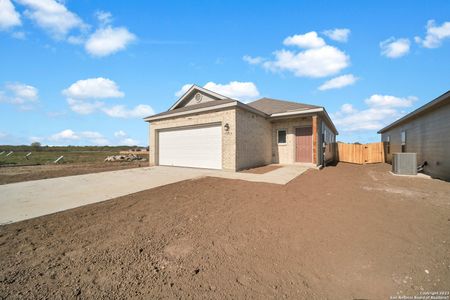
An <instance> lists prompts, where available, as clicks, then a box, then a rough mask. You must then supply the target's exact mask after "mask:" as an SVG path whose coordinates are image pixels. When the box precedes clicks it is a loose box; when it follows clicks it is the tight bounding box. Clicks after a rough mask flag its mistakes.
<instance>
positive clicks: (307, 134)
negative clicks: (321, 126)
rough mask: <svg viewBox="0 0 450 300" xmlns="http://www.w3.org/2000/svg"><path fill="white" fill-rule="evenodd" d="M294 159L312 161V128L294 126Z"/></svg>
mask: <svg viewBox="0 0 450 300" xmlns="http://www.w3.org/2000/svg"><path fill="white" fill-rule="evenodd" d="M295 146H296V148H295V161H297V162H306V163H311V162H312V154H313V153H312V128H311V127H301V128H295Z"/></svg>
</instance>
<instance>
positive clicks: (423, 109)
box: [377, 91, 450, 134]
mask: <svg viewBox="0 0 450 300" xmlns="http://www.w3.org/2000/svg"><path fill="white" fill-rule="evenodd" d="M449 98H450V91H447V92H445V93H444V94H442V95H440V96H439V97H437V98H435V99H434V100H432V101H430V102H428V103H426V104H424V105H422V106H421V107H419V108H417V109H416V110H413V111H412V112H410V113H409V114H407V115H405V116H403V117H401V118H400V119H398V120H396V121H394V122H392V123H391V124H389V125H387V126H385V127H384V128H382V129H380V130H378V131H377V133H378V134H381V133H384V132H386V131H388V130H389V129H392V128H394V127H396V126H398V125H400V124H402V123H404V122H406V121H408V120H409V119H411V118H414V117H415V116H418V115H420V114H421V113H424V112H426V111H427V110H429V109H432V108H434V107H435V106H436V105H439V104H441V103H442V102H444V101H445V100H447V99H449Z"/></svg>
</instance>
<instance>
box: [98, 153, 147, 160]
mask: <svg viewBox="0 0 450 300" xmlns="http://www.w3.org/2000/svg"><path fill="white" fill-rule="evenodd" d="M135 160H140V161H146V159H145V158H143V157H141V156H138V155H134V154H127V155H123V154H121V155H111V156H108V157H106V158H105V161H135Z"/></svg>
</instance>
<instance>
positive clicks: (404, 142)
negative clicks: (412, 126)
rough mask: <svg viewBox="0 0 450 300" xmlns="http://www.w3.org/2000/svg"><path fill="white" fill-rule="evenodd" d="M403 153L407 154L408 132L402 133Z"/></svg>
mask: <svg viewBox="0 0 450 300" xmlns="http://www.w3.org/2000/svg"><path fill="white" fill-rule="evenodd" d="M402 152H406V130H403V131H402Z"/></svg>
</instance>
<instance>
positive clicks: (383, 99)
mask: <svg viewBox="0 0 450 300" xmlns="http://www.w3.org/2000/svg"><path fill="white" fill-rule="evenodd" d="M416 100H417V98H416V97H413V96H410V97H406V98H400V97H395V96H389V95H378V94H375V95H372V96H370V98H368V99H366V100H364V102H365V103H366V104H367V105H369V106H371V107H410V106H411V105H412V104H413V102H414V101H416Z"/></svg>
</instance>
